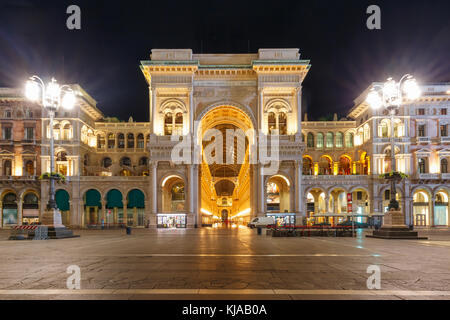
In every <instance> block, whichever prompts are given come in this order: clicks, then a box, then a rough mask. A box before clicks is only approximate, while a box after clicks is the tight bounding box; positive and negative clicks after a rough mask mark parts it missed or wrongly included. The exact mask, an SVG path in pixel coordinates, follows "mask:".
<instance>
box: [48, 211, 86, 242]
mask: <svg viewBox="0 0 450 320" xmlns="http://www.w3.org/2000/svg"><path fill="white" fill-rule="evenodd" d="M41 225H43V226H46V227H47V230H48V239H64V238H76V237H79V235H74V234H73V231H72V230H70V229H67V228H66V226H65V225H63V224H62V219H61V212H59V210H58V209H49V210H45V211H44V214H43V215H42V217H41Z"/></svg>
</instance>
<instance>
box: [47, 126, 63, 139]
mask: <svg viewBox="0 0 450 320" xmlns="http://www.w3.org/2000/svg"><path fill="white" fill-rule="evenodd" d="M49 138H50V137H49ZM53 139H55V140H60V139H61V126H60V124H59V123H55V124H54V125H53Z"/></svg>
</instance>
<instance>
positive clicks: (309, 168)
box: [303, 157, 313, 176]
mask: <svg viewBox="0 0 450 320" xmlns="http://www.w3.org/2000/svg"><path fill="white" fill-rule="evenodd" d="M312 173H313V164H312V160H311V159H310V158H308V157H305V158H303V175H305V176H310V175H312Z"/></svg>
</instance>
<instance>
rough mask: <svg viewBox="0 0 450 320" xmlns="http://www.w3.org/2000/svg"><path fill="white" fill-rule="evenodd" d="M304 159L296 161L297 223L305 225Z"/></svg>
mask: <svg viewBox="0 0 450 320" xmlns="http://www.w3.org/2000/svg"><path fill="white" fill-rule="evenodd" d="M302 169H303V164H302V160H298V161H296V162H295V224H296V225H303V217H305V216H306V214H305V212H304V211H303V194H302Z"/></svg>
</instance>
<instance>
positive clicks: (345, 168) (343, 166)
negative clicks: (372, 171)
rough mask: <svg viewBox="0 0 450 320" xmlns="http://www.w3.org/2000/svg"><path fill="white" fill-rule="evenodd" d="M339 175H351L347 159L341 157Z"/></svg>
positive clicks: (349, 163)
mask: <svg viewBox="0 0 450 320" xmlns="http://www.w3.org/2000/svg"><path fill="white" fill-rule="evenodd" d="M338 173H339V175H350V174H351V173H352V168H351V161H350V159H349V158H348V157H341V158H340V159H339V169H338Z"/></svg>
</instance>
